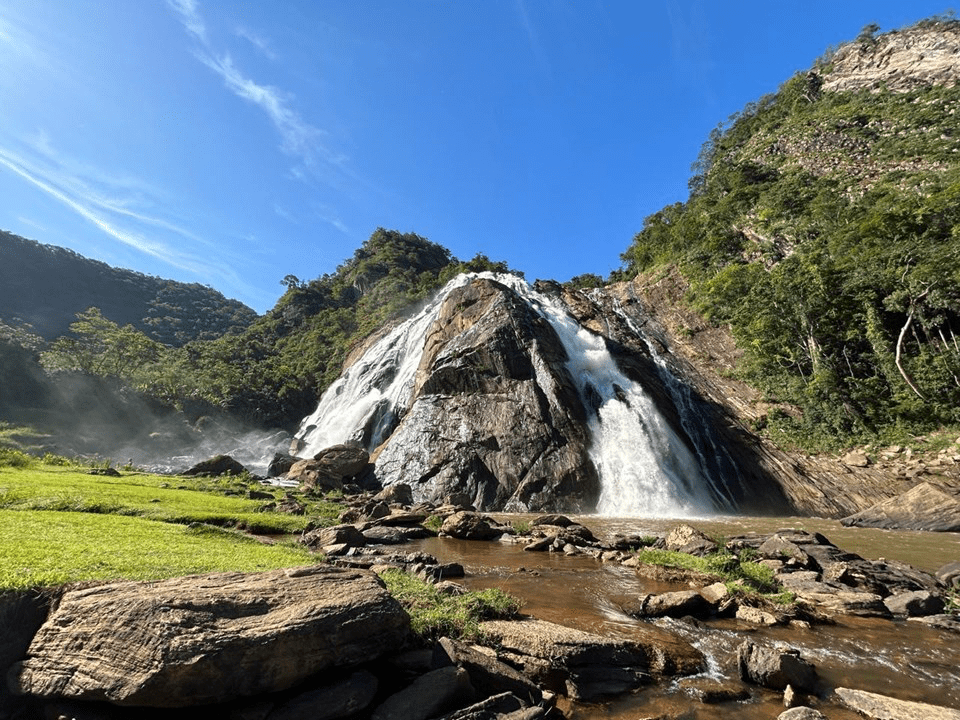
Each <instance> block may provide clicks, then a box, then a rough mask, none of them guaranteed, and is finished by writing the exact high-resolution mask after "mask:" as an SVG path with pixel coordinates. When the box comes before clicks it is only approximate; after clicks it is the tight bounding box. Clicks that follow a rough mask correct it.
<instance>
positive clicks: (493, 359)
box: [375, 279, 599, 511]
mask: <svg viewBox="0 0 960 720" xmlns="http://www.w3.org/2000/svg"><path fill="white" fill-rule="evenodd" d="M566 360H567V356H566V353H565V351H564V349H563V346H562V344H561V343H560V340H559V338H558V337H557V335H556V333H555V332H554V330H553V329H552V328H551V327H550V325H549V323H547V322H546V321H545V320H544V319H543V318H542V317H541V316H540V315H538V314H537V313H536V312H535V311H534V310H533V309H532V308H531V307H530V306H529V305H528V304H527V303H526V302H525V301H523V300H522V299H521V298H519V297H518V296H517V295H516V294H515V293H513V292H512V291H511V290H509V289H508V288H506V287H505V286H503V285H501V284H499V283H497V282H494V281H491V280H485V279H476V280H473V281H472V282H470V283H469V284H467V285H464V286H462V287H460V288H457V289H455V290H453V291H452V292H451V293H450V294H449V295H448V296H447V298H446V300H445V301H444V302H443V305H442V306H441V308H440V311H439V314H438V316H437V318H436V320H435V322H434V323H433V324H432V325H431V326H430V328H429V329H428V331H427V335H426V341H425V346H424V351H423V356H422V359H421V361H420V365H419V368H418V369H417V374H416V379H415V382H414V389H413V396H412V399H411V402H410V409H409V411H408V412H407V413H406V415H405V416H404V418H403V420H402V421H401V422H400V424H399V427H397V429H396V430H395V431H394V433H393V434H392V435H391V436H390V439H389V442H388V443H387V444H386V446H385V447H384V448H383V449H382V451H381V452H380V453H379V455H377V456H375V461H376V473H377V477H378V479H379V480H380V481H381V482H382V483H384V484H385V485H389V484H393V483H396V482H406V483H409V484H410V485H411V487H412V488H413V491H414V495H415V496H416V497H417V498H418V499H427V500H439V499H441V498H443V497H444V496H446V495H449V494H451V493H454V492H464V493H467V494H468V495H469V496H470V497H471V498H473V502H472V504H473V505H474V506H475V507H477V508H478V509H493V508H497V509H501V508H505V509H510V510H526V509H537V510H541V509H543V510H549V509H564V510H583V511H585V510H592V509H593V507H594V506H595V504H596V501H597V497H598V494H599V485H598V477H597V472H596V469H595V468H594V466H593V464H592V463H591V462H590V459H589V457H588V455H587V445H588V442H589V438H588V434H587V428H586V420H587V415H586V409H585V408H584V406H583V403H582V402H581V401H580V397H579V395H578V393H577V389H576V386H575V385H574V382H573V378H572V377H571V376H570V373H569V372H568V370H567V367H566V364H565V363H566Z"/></svg>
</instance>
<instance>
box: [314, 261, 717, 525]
mask: <svg viewBox="0 0 960 720" xmlns="http://www.w3.org/2000/svg"><path fill="white" fill-rule="evenodd" d="M477 277H482V278H486V279H490V280H494V281H496V282H499V283H501V284H503V285H506V286H507V287H509V288H510V289H511V290H513V291H514V292H516V293H517V294H518V295H519V296H521V297H522V298H523V299H524V300H526V301H527V302H528V303H529V304H530V306H531V307H532V308H533V309H534V310H535V311H536V312H537V313H538V314H540V315H541V317H543V318H544V319H545V320H546V321H547V322H549V323H550V325H551V327H553V329H554V330H555V331H556V333H557V335H558V336H559V338H560V340H561V342H562V344H563V347H564V350H565V351H566V354H567V358H568V360H567V367H568V370H569V372H570V375H571V376H572V378H573V380H574V382H575V383H576V386H577V390H578V391H579V394H580V397H581V400H582V401H583V404H584V406H585V407H586V408H587V411H588V418H589V419H588V424H589V428H588V429H589V433H590V437H591V443H590V448H589V453H590V458H591V460H592V461H593V463H594V465H595V467H596V468H597V471H598V474H599V476H600V484H601V493H600V498H599V502H598V505H597V512H598V513H599V514H602V515H610V516H630V517H688V516H693V515H703V514H708V513H710V512H713V511H714V510H715V506H714V502H713V500H712V498H711V494H710V492H709V489H708V488H709V484H708V481H707V480H705V478H704V475H703V473H702V471H701V467H700V463H699V462H698V459H697V458H696V457H695V456H694V455H693V453H691V452H690V450H689V449H688V448H687V446H686V444H685V443H684V442H683V441H682V440H681V439H680V438H679V437H678V436H677V435H676V433H675V432H674V431H673V430H672V428H671V427H670V425H669V424H668V423H667V422H666V420H665V419H664V418H663V416H662V415H661V414H660V413H659V412H658V410H657V408H656V406H655V404H654V402H653V400H652V399H651V398H650V396H649V395H648V394H647V393H646V392H645V391H644V390H643V388H642V387H641V386H640V385H639V384H637V383H635V382H633V381H632V380H630V379H629V378H628V377H626V376H625V375H624V374H623V373H621V372H620V370H619V368H618V367H617V365H616V362H615V361H614V359H613V357H612V356H611V355H610V353H609V352H608V351H607V348H606V343H605V341H604V339H603V338H602V337H601V336H599V335H596V334H594V333H591V332H590V331H588V330H586V329H585V328H583V327H581V326H580V325H579V324H578V323H577V321H576V320H575V319H574V318H573V317H572V316H571V315H570V314H569V313H568V312H567V310H566V308H565V306H564V305H563V304H562V303H561V302H560V301H559V300H557V299H554V298H552V297H549V296H547V295H544V294H542V293H539V292H537V291H535V290H534V289H533V288H531V287H530V285H529V284H527V283H526V282H525V281H524V280H523V279H521V278H519V277H517V276H514V275H505V274H493V273H477V274H469V275H460V276H458V277H457V278H455V279H453V280H451V281H450V283H448V284H447V285H446V286H445V287H444V288H443V289H442V290H441V291H440V292H439V294H438V295H437V296H436V297H435V298H434V300H432V301H431V302H430V303H429V304H428V305H427V306H426V307H424V308H423V310H421V311H420V312H419V313H417V314H416V315H415V316H413V317H411V318H409V319H408V320H406V321H405V322H403V323H401V324H400V325H398V326H397V327H395V328H394V329H393V330H392V331H390V332H389V333H388V334H387V335H386V336H384V337H383V338H381V339H380V340H379V341H377V342H376V343H375V344H374V345H372V346H371V347H370V348H369V349H368V350H367V351H366V352H365V353H364V355H363V356H362V357H361V358H360V359H359V360H357V362H355V363H354V364H353V365H352V366H351V367H350V368H349V369H348V370H347V371H346V372H345V373H344V374H343V375H342V376H341V377H340V378H339V379H338V380H337V381H336V382H335V383H334V384H333V385H331V386H330V388H328V390H327V391H326V392H325V393H324V395H323V397H322V398H321V399H320V404H319V406H318V407H317V410H316V412H314V413H313V414H312V415H310V416H309V417H307V418H306V419H304V421H303V423H302V424H301V426H300V430H299V431H298V433H297V437H298V438H299V439H300V440H301V441H302V442H303V444H304V448H303V451H302V453H301V454H302V455H304V456H311V455H313V454H315V453H317V452H319V451H320V450H322V449H324V448H326V447H329V446H330V445H334V444H337V443H343V442H347V441H356V442H359V443H361V444H362V445H364V446H365V447H367V448H368V449H371V450H372V449H373V448H375V447H377V446H379V445H380V444H381V443H382V442H383V441H384V440H386V439H387V438H388V437H389V436H390V434H391V433H392V432H393V430H394V429H395V428H396V426H397V425H398V424H399V422H400V420H401V419H402V417H403V415H404V414H405V413H406V412H407V411H408V410H409V406H410V402H411V396H412V392H413V384H414V380H415V378H416V373H417V368H418V367H419V365H420V360H421V357H422V355H423V348H424V342H425V336H426V332H427V330H428V329H429V327H430V325H431V324H432V323H433V322H434V320H435V319H436V317H437V315H438V313H439V309H440V306H441V304H442V303H443V301H444V299H445V298H446V296H447V295H448V294H449V293H450V292H451V291H452V290H454V289H455V288H457V287H460V286H462V285H465V284H466V283H467V282H469V281H471V280H472V279H474V278H477Z"/></svg>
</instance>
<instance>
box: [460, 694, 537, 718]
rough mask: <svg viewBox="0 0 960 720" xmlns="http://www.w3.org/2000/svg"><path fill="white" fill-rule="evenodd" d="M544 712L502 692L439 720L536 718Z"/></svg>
mask: <svg viewBox="0 0 960 720" xmlns="http://www.w3.org/2000/svg"><path fill="white" fill-rule="evenodd" d="M545 714H546V710H545V709H544V708H541V707H532V708H530V707H527V706H526V705H525V704H524V703H523V702H522V701H521V700H520V698H518V697H517V696H516V695H513V694H512V693H508V692H504V693H498V694H497V695H491V696H490V697H488V698H485V699H483V700H481V701H480V702H477V703H474V704H473V705H470V706H468V707H465V708H461V709H460V710H456V711H455V712H452V713H450V714H449V715H445V716H444V717H443V718H441V720H537V718H541V717H543V716H544V715H545Z"/></svg>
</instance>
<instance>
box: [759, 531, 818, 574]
mask: <svg viewBox="0 0 960 720" xmlns="http://www.w3.org/2000/svg"><path fill="white" fill-rule="evenodd" d="M759 553H760V554H761V555H762V556H763V557H765V558H769V559H774V560H781V561H783V562H787V563H791V564H794V565H799V566H800V567H807V566H809V565H810V563H811V560H810V556H809V555H807V553H805V552H804V551H803V550H801V549H800V546H799V545H797V544H796V543H793V542H791V541H790V540H788V539H787V538H785V537H783V536H782V535H779V534H776V535H772V536H771V537H769V538H768V539H767V540H765V541H764V542H763V544H761V545H760V548H759Z"/></svg>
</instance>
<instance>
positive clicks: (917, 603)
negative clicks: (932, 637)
mask: <svg viewBox="0 0 960 720" xmlns="http://www.w3.org/2000/svg"><path fill="white" fill-rule="evenodd" d="M883 604H884V605H886V606H887V610H889V611H890V612H891V613H893V614H894V615H908V616H911V617H919V616H923V615H939V614H940V613H942V612H943V608H944V604H943V600H941V599H940V598H939V597H937V596H936V595H934V594H932V593H930V592H928V591H926V590H914V591H913V592H904V593H898V594H896V595H891V596H890V597H888V598H884V601H883Z"/></svg>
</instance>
